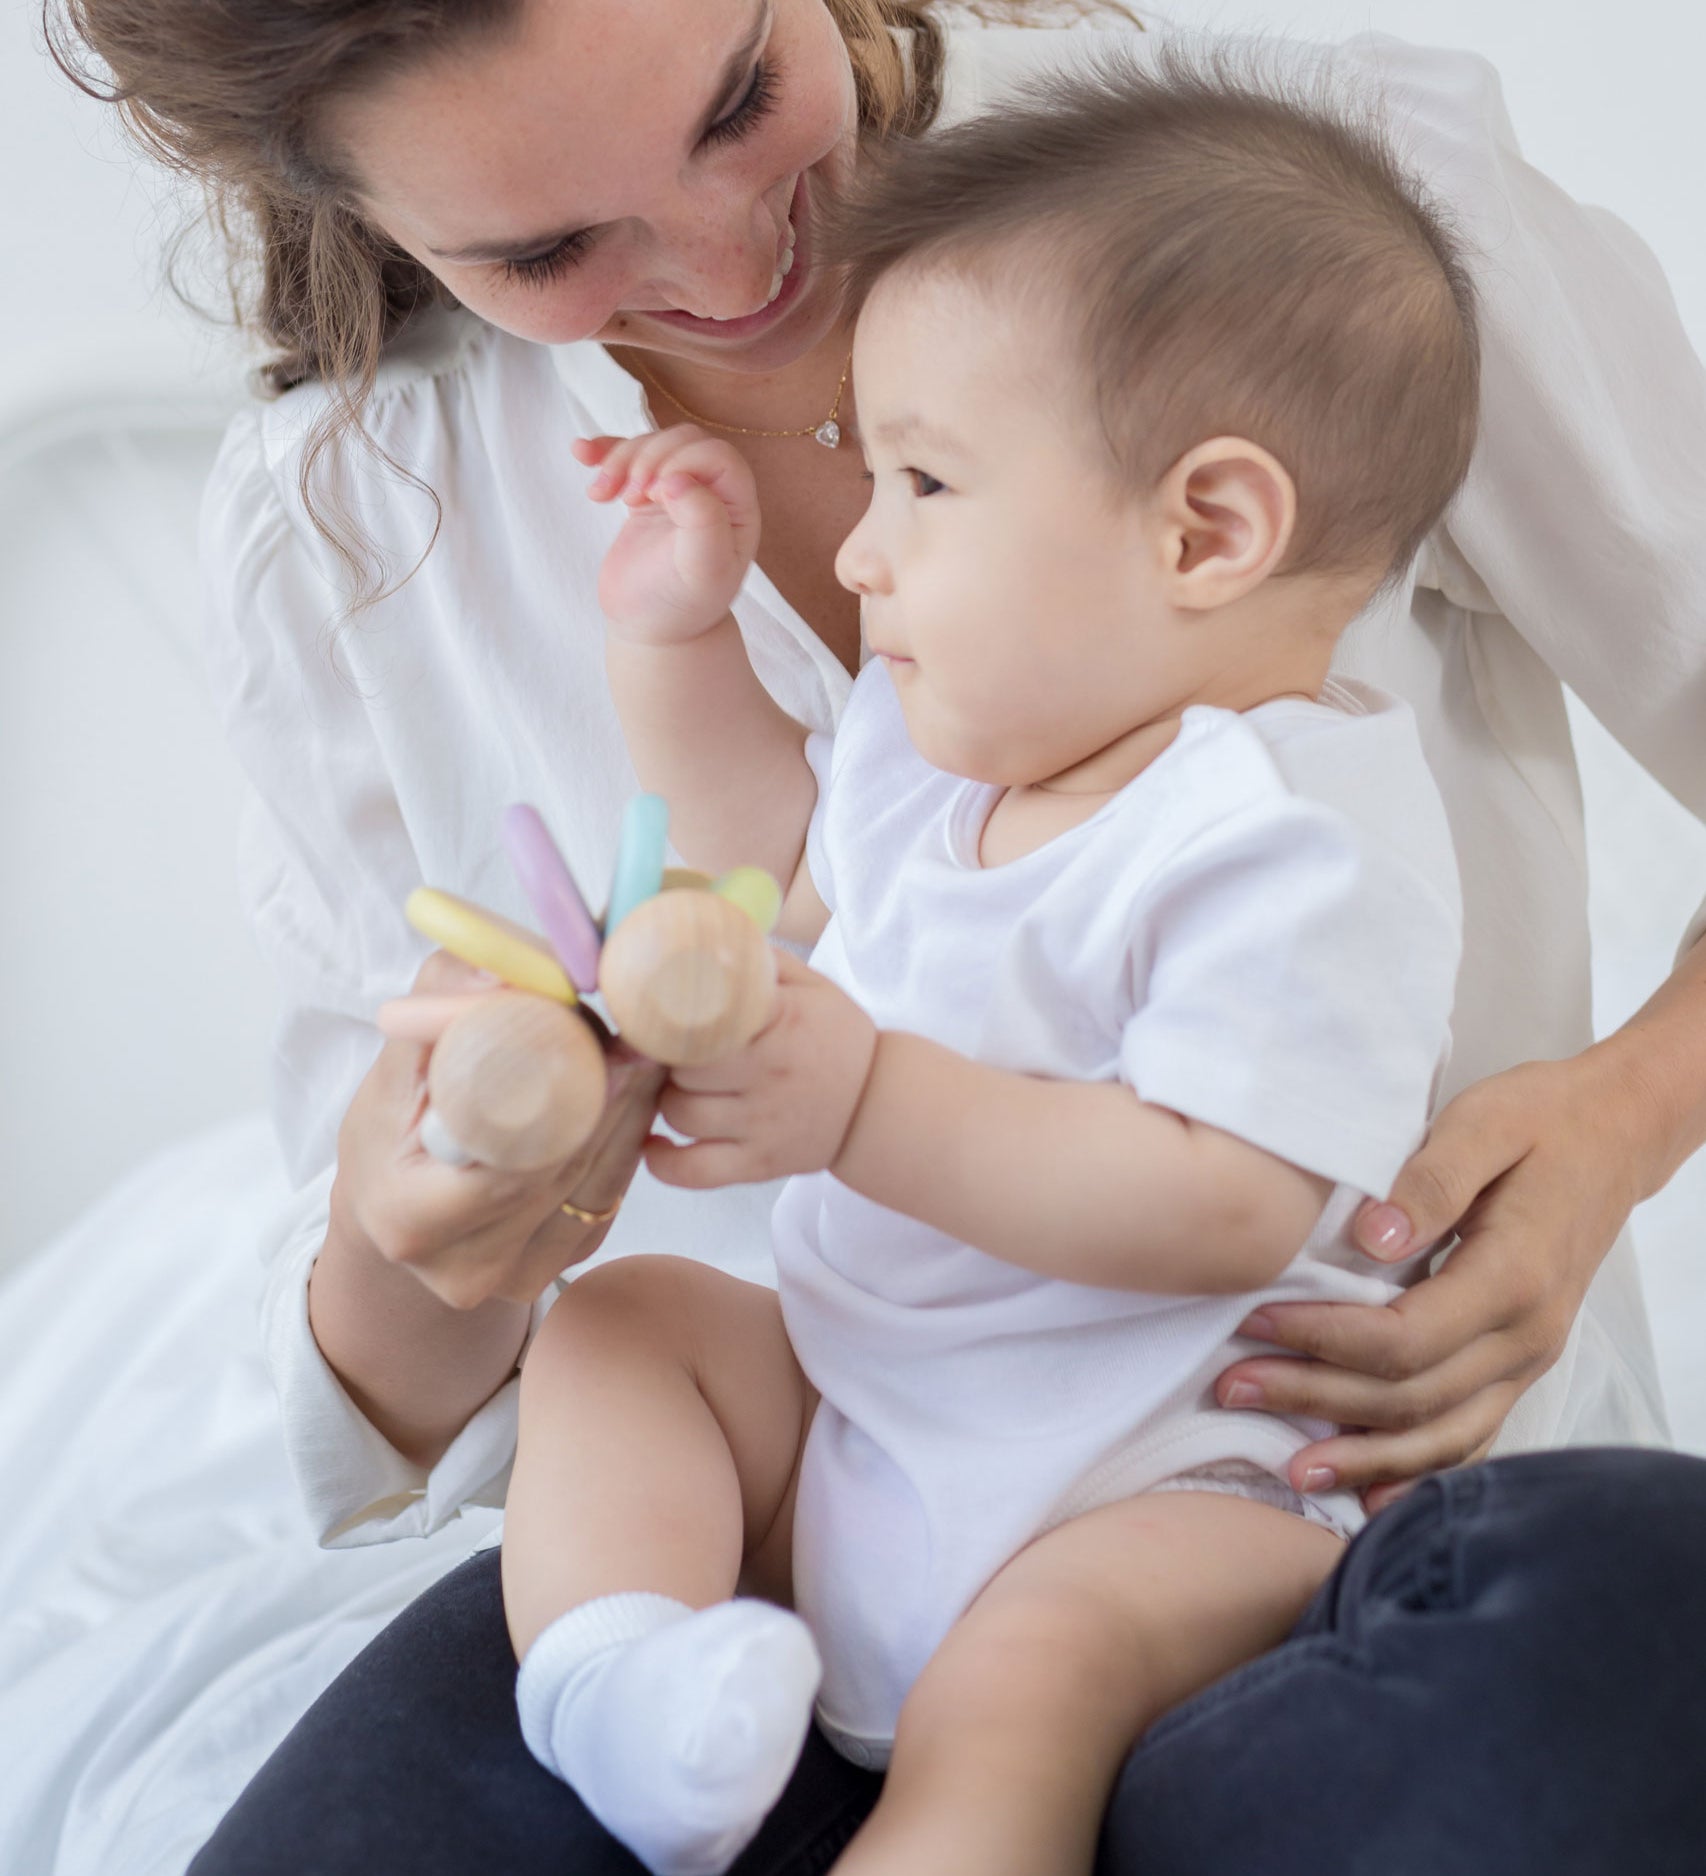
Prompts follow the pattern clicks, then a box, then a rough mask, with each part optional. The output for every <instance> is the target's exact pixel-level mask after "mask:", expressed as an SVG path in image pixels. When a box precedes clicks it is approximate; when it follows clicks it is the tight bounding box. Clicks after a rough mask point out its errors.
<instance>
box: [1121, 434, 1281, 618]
mask: <svg viewBox="0 0 1706 1876" xmlns="http://www.w3.org/2000/svg"><path fill="white" fill-rule="evenodd" d="M1155 510H1156V512H1157V513H1158V514H1159V515H1160V518H1161V527H1162V546H1163V552H1164V557H1165V558H1164V568H1163V572H1164V577H1165V579H1166V583H1167V593H1168V597H1169V599H1171V601H1172V603H1173V604H1174V605H1175V606H1178V607H1181V608H1183V609H1185V610H1188V611H1205V612H1206V611H1209V610H1211V609H1212V608H1213V607H1216V606H1224V605H1228V604H1230V603H1231V601H1233V600H1235V599H1242V598H1243V597H1244V595H1245V594H1246V593H1248V592H1250V591H1251V590H1252V589H1253V588H1255V587H1257V586H1259V585H1260V584H1261V583H1262V581H1263V580H1265V579H1266V578H1267V577H1268V575H1269V574H1270V573H1272V572H1274V570H1275V569H1276V568H1277V567H1278V566H1279V564H1280V562H1281V561H1283V560H1284V558H1285V555H1286V549H1287V548H1288V547H1289V546H1290V545H1291V536H1292V530H1293V528H1294V527H1295V526H1296V522H1297V486H1296V484H1295V483H1294V482H1293V481H1292V479H1291V476H1290V475H1289V473H1288V472H1287V471H1286V470H1285V469H1284V468H1283V467H1282V466H1281V464H1280V463H1279V462H1278V461H1277V460H1276V459H1275V458H1274V457H1273V456H1271V455H1270V454H1269V453H1268V451H1266V450H1265V449H1263V448H1262V447H1261V446H1260V444H1257V443H1251V442H1249V441H1247V440H1246V439H1245V438H1243V437H1238V436H1218V437H1214V438H1212V439H1211V440H1210V441H1209V442H1207V443H1199V444H1198V445H1197V446H1196V448H1194V449H1192V450H1188V451H1187V452H1186V453H1185V454H1184V455H1183V456H1181V457H1180V458H1179V460H1178V461H1177V462H1176V463H1174V465H1173V466H1172V468H1171V469H1169V470H1168V471H1167V473H1166V474H1165V475H1164V476H1163V477H1162V478H1161V487H1160V489H1159V490H1158V492H1157V501H1156V504H1155Z"/></svg>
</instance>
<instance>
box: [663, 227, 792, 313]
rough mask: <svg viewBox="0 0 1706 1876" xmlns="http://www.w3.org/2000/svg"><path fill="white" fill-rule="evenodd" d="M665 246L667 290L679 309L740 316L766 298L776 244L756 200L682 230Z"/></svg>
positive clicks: (778, 254)
mask: <svg viewBox="0 0 1706 1876" xmlns="http://www.w3.org/2000/svg"><path fill="white" fill-rule="evenodd" d="M669 246H670V253H669V263H668V279H669V289H670V292H671V296H672V297H673V298H674V300H675V301H676V303H677V304H678V305H679V306H680V307H681V308H682V310H683V311H685V312H689V313H696V314H697V315H698V316H699V317H700V318H701V319H740V318H743V317H744V316H745V315H747V314H749V313H756V312H758V311H759V310H760V309H761V308H763V307H764V306H765V305H766V304H767V303H768V302H769V299H770V288H771V286H772V284H773V283H774V281H775V278H776V266H777V262H778V260H779V259H780V257H781V252H782V243H781V241H780V239H779V238H778V236H777V233H776V226H775V223H774V222H773V221H772V219H771V217H770V215H769V214H768V213H767V212H766V210H765V208H764V206H763V204H762V202H759V203H756V204H752V205H749V206H748V208H747V210H746V211H745V212H737V213H734V214H729V215H726V216H721V217H719V218H718V219H717V221H716V222H715V223H712V224H710V225H706V224H705V223H703V222H700V223H698V224H697V225H695V226H693V227H691V228H686V229H683V230H682V231H681V232H680V233H679V234H678V235H677V236H676V238H675V240H674V241H672V242H671V243H670V244H669Z"/></svg>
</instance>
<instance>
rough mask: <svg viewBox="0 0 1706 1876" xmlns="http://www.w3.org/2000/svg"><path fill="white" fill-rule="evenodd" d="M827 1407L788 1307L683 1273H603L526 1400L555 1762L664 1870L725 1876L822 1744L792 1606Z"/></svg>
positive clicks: (527, 1388) (529, 1695)
mask: <svg viewBox="0 0 1706 1876" xmlns="http://www.w3.org/2000/svg"><path fill="white" fill-rule="evenodd" d="M812 1404H813V1402H812V1396H811V1391H810V1389H809V1387H808V1386H807V1384H806V1381H805V1378H804V1376H803V1375H802V1374H801V1372H800V1368H799V1364H798V1363H797V1362H796V1361H795V1359H794V1355H793V1351H792V1349H791V1348H790V1347H789V1344H788V1339H787V1336H786V1334H785V1333H784V1331H783V1328H782V1318H781V1312H780V1309H779V1308H778V1306H777V1302H776V1298H775V1295H774V1293H773V1292H771V1291H770V1290H768V1289H765V1288H762V1287H761V1286H759V1285H757V1284H750V1283H741V1282H738V1281H737V1280H736V1279H734V1278H732V1277H728V1276H725V1275H723V1274H722V1273H721V1272H718V1271H715V1270H711V1269H708V1268H707V1267H705V1266H704V1265H700V1264H692V1263H687V1262H684V1261H682V1260H680V1259H675V1258H662V1257H641V1258H630V1259H627V1260H624V1261H622V1262H619V1263H615V1264H610V1265H607V1266H605V1267H604V1268H602V1269H600V1270H596V1271H593V1272H591V1273H589V1274H588V1275H587V1276H586V1277H584V1278H582V1279H581V1280H580V1281H579V1282H578V1283H576V1284H574V1285H572V1286H571V1288H570V1290H569V1292H568V1294H567V1295H566V1296H565V1297H563V1299H562V1300H561V1301H560V1302H559V1303H558V1304H557V1305H556V1307H555V1308H554V1309H553V1310H552V1311H551V1313H550V1315H549V1316H548V1317H547V1318H546V1321H545V1325H544V1327H543V1329H542V1330H541V1332H540V1334H539V1337H538V1339H537V1340H536V1341H535V1343H534V1345H533V1347H532V1349H531V1350H530V1351H529V1353H528V1358H527V1364H526V1367H525V1370H524V1372H523V1375H522V1383H521V1434H520V1440H519V1444H518V1448H517V1458H516V1467H515V1473H514V1477H513V1479H512V1481H511V1485H510V1492H509V1501H508V1512H507V1517H506V1520H505V1529H504V1550H503V1581H504V1605H505V1611H506V1614H507V1616H508V1619H509V1625H510V1633H511V1637H512V1639H513V1640H514V1643H515V1647H516V1653H517V1656H518V1658H520V1659H521V1663H522V1665H521V1672H520V1675H519V1676H518V1679H517V1687H516V1699H517V1706H518V1709H519V1712H520V1717H521V1726H522V1733H523V1735H524V1737H525V1738H526V1740H527V1744H528V1747H529V1749H530V1750H531V1751H532V1752H533V1754H534V1756H535V1757H536V1758H537V1759H538V1760H539V1761H540V1762H541V1764H543V1765H546V1766H547V1767H549V1768H550V1769H551V1770H552V1771H554V1772H556V1773H557V1774H558V1776H559V1777H561V1778H563V1779H565V1780H567V1782H568V1783H570V1784H571V1785H573V1786H574V1787H575V1789H576V1791H577V1792H578V1793H579V1794H580V1796H581V1798H582V1800H583V1801H584V1802H585V1803H586V1805H587V1806H588V1808H589V1809H590V1810H591V1811H592V1812H593V1813H594V1815H595V1816H597V1817H598V1818H599V1819H600V1820H601V1821H602V1822H603V1823H604V1824H605V1825H606V1827H607V1828H608V1829H610V1830H611V1831H612V1832H613V1833H614V1834H615V1835H616V1836H617V1837H619V1838H620V1839H621V1840H622V1841H623V1842H624V1843H625V1844H627V1845H628V1847H629V1848H630V1849H632V1850H633V1851H634V1852H635V1853H636V1854H637V1855H638V1856H639V1857H640V1859H641V1860H642V1861H643V1862H644V1863H645V1864H646V1866H647V1867H648V1868H649V1869H651V1870H653V1871H657V1872H673V1871H683V1872H685V1871H690V1870H691V1871H698V1870H704V1869H711V1868H719V1869H720V1868H723V1867H725V1866H726V1864H727V1863H728V1862H729V1861H732V1860H733V1858H734V1856H735V1855H737V1854H738V1852H739V1850H740V1849H741V1847H742V1845H743V1844H745V1843H746V1842H747V1841H748V1840H749V1839H750V1838H751V1836H752V1834H753V1832H754V1831H756V1830H757V1828H758V1826H759V1824H760V1823H761V1822H762V1820H763V1818H764V1815H765V1813H766V1812H767V1811H768V1810H769V1808H770V1806H771V1805H772V1804H773V1803H774V1802H775V1799H776V1796H777V1794H778V1793H779V1792H780V1790H781V1788H782V1785H783V1783H784V1782H785V1781H786V1779H787V1777H788V1774H789V1773H790V1772H791V1771H792V1769H793V1765H794V1762H795V1759H796V1758H797V1757H798V1754H799V1749H800V1746H801V1743H802V1741H803V1740H804V1737H805V1733H806V1729H807V1727H808V1725H809V1724H810V1719H811V1704H812V1697H813V1695H814V1694H815V1692H816V1689H817V1679H818V1663H817V1652H816V1649H815V1648H814V1647H813V1645H812V1641H811V1638H810V1636H809V1635H808V1633H807V1632H806V1629H805V1625H804V1624H803V1623H802V1622H801V1621H800V1620H799V1619H798V1617H796V1616H793V1615H790V1614H787V1613H786V1612H785V1611H784V1610H783V1609H780V1608H776V1607H774V1606H772V1603H771V1602H769V1601H742V1602H731V1601H729V1600H728V1598H729V1597H731V1596H732V1595H733V1593H734V1591H735V1589H736V1588H737V1586H739V1585H740V1584H741V1583H742V1582H743V1580H744V1582H745V1583H746V1585H747V1586H749V1587H751V1588H753V1589H755V1590H758V1591H759V1592H760V1593H761V1594H766V1595H768V1596H770V1597H773V1598H776V1599H778V1600H781V1601H786V1600H787V1599H788V1589H789V1581H788V1576H789V1572H788V1567H787V1564H788V1555H789V1548H790V1543H791V1526H792V1500H793V1481H794V1475H795V1471H796V1467H797V1462H798V1456H799V1451H800V1447H801V1445H802V1442H803V1438H804V1433H805V1427H806V1422H807V1419H808V1417H809V1413H810V1409H811V1406H812Z"/></svg>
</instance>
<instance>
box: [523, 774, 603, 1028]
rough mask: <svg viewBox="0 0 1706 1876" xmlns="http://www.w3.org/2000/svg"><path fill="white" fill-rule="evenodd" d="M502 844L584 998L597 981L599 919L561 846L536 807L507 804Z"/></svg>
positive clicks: (564, 964)
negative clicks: (589, 906) (548, 829)
mask: <svg viewBox="0 0 1706 1876" xmlns="http://www.w3.org/2000/svg"><path fill="white" fill-rule="evenodd" d="M502 831H503V843H504V847H505V849H506V850H507V851H508V853H509V857H510V864H511V865H512V866H513V867H514V868H515V872H516V877H517V878H518V879H519V880H520V881H521V889H522V891H523V892H525V893H526V894H527V897H528V901H529V903H530V904H531V905H532V907H533V910H534V911H535V912H536V913H537V914H538V917H539V923H540V924H541V925H542V926H543V927H544V929H545V936H546V937H547V938H549V939H550V940H551V948H552V950H553V951H555V952H556V954H557V956H558V958H559V959H560V960H561V962H562V966H563V969H564V970H566V971H567V972H568V974H569V976H570V977H571V978H572V979H573V981H574V986H575V988H576V989H577V990H578V991H579V992H580V993H581V995H582V996H587V995H590V994H591V992H592V991H593V989H594V988H595V987H596V986H597V983H598V948H599V942H600V941H599V935H598V921H597V920H596V919H595V918H594V917H593V916H592V914H591V912H589V911H588V910H587V904H586V901H585V900H584V899H583V898H582V897H581V891H580V888H579V887H578V886H577V885H576V884H575V878H574V875H573V874H572V873H571V872H570V871H569V867H568V862H567V861H566V860H565V859H564V858H563V856H562V854H561V853H559V852H558V850H557V843H556V842H555V841H554V840H553V839H552V838H551V836H550V833H549V832H548V831H547V829H546V826H545V823H544V821H543V820H542V819H541V818H540V814H539V810H538V809H537V808H530V807H528V806H527V804H526V803H525V802H517V803H516V805H515V806H514V807H513V808H506V809H505V810H504V817H503V825H502Z"/></svg>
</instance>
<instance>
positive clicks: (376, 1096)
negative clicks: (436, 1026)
mask: <svg viewBox="0 0 1706 1876" xmlns="http://www.w3.org/2000/svg"><path fill="white" fill-rule="evenodd" d="M482 986H483V987H487V988H490V987H491V980H490V979H488V978H486V977H484V976H483V974H482V973H480V972H477V971H473V970H471V969H470V968H469V967H468V966H467V965H465V964H461V963H459V962H458V961H457V960H456V959H454V958H451V957H449V956H447V955H446V954H445V953H443V952H437V953H435V954H434V955H433V956H432V957H430V958H429V959H428V960H427V961H426V963H425V964H424V965H423V966H422V968H421V972H420V975H419V976H418V977H417V978H416V980H415V986H414V988H415V991H416V993H417V995H421V996H425V997H443V996H452V995H454V994H455V993H458V992H466V991H469V990H473V989H477V988H480V987H482ZM453 1007H454V1006H451V1008H453ZM447 1019H448V1015H447ZM431 1055H432V1045H431V1042H430V1041H390V1042H387V1043H386V1045H385V1047H384V1048H383V1049H382V1050H381V1051H380V1054H379V1058H378V1060H377V1061H376V1062H375V1063H374V1065H373V1068H372V1069H371V1070H370V1071H369V1073H368V1076H367V1078H366V1080H365V1081H364V1082H363V1083H362V1085H361V1088H360V1089H359V1091H358V1092H357V1094H356V1097H355V1099H354V1101H353V1102H352V1103H351V1104H350V1109H349V1112H348V1114H347V1115H346V1116H345V1119H344V1124H343V1127H342V1129H341V1131H340V1132H339V1135H338V1174H337V1181H336V1184H335V1186H334V1189H333V1216H334V1223H338V1222H342V1223H343V1224H344V1226H345V1228H346V1229H351V1228H353V1230H354V1231H355V1232H357V1233H359V1235H360V1238H361V1239H362V1240H364V1241H365V1243H366V1244H367V1245H368V1246H369V1247H371V1249H372V1251H373V1252H374V1253H376V1254H377V1255H378V1256H379V1257H380V1258H382V1259H384V1260H385V1261H386V1262H387V1263H389V1264H391V1265H393V1266H395V1267H396V1268H398V1269H400V1270H406V1271H407V1272H408V1273H409V1274H410V1275H411V1276H412V1277H414V1278H416V1279H418V1280H419V1282H420V1283H421V1284H422V1285H424V1286H425V1288H426V1289H427V1290H428V1291H430V1292H431V1293H432V1294H433V1295H434V1296H435V1297H437V1298H438V1299H439V1301H440V1302H442V1303H447V1304H449V1305H450V1306H451V1307H452V1308H453V1309H457V1310H471V1309H474V1308H476V1307H478V1306H479V1305H480V1304H482V1303H485V1302H488V1301H491V1300H493V1299H500V1300H502V1301H505V1302H509V1303H518V1304H520V1303H526V1304H530V1303H532V1302H533V1301H534V1299H535V1298H536V1297H538V1296H539V1294H540V1293H541V1292H542V1291H543V1290H544V1288H545V1286H546V1285H547V1284H548V1283H549V1282H550V1281H551V1280H552V1278H554V1277H555V1276H557V1275H558V1274H559V1273H560V1272H561V1271H563V1270H565V1269H567V1268H568V1267H569V1266H570V1265H572V1264H577V1263H579V1262H581V1260H582V1259H584V1258H586V1257H589V1256H591V1254H592V1253H593V1252H594V1251H595V1250H596V1249H597V1248H598V1246H599V1245H600V1244H601V1243H602V1242H603V1240H604V1237H605V1235H606V1233H607V1232H608V1230H609V1225H608V1224H597V1225H589V1224H587V1223H585V1222H583V1221H581V1220H579V1219H576V1218H574V1217H572V1216H571V1215H570V1214H568V1213H565V1212H564V1211H563V1210H562V1204H563V1201H564V1200H570V1201H572V1203H573V1204H574V1205H575V1206H577V1207H578V1208H579V1209H580V1210H582V1211H586V1212H595V1213H596V1212H602V1211H605V1210H608V1209H609V1208H610V1207H611V1206H612V1205H615V1204H616V1203H617V1202H618V1201H619V1200H620V1199H621V1197H622V1194H623V1193H624V1192H625V1191H626V1190H627V1187H628V1183H629V1181H630V1180H631V1179H632V1177H633V1175H634V1170H635V1168H636V1166H637V1165H638V1164H639V1159H640V1150H641V1148H642V1147H643V1145H644V1143H645V1140H646V1136H647V1135H648V1134H649V1132H650V1131H651V1124H652V1117H653V1115H654V1113H655V1112H656V1105H657V1095H658V1092H659V1090H660V1088H661V1084H662V1074H661V1071H659V1070H658V1069H657V1068H655V1067H654V1066H653V1064H651V1063H649V1062H645V1061H643V1060H641V1058H640V1057H638V1056H636V1055H634V1054H632V1052H630V1051H624V1050H622V1049H621V1047H620V1045H618V1046H617V1047H616V1048H615V1049H614V1050H613V1051H612V1053H611V1055H610V1059H609V1065H608V1072H609V1085H608V1091H607V1094H606V1098H605V1105H604V1111H603V1115H602V1117H601V1119H600V1121H599V1124H598V1127H597V1128H596V1130H595V1131H594V1133H593V1136H592V1138H591V1139H590V1140H589V1141H588V1142H587V1144H586V1145H585V1146H584V1147H583V1148H581V1149H580V1150H579V1151H578V1152H577V1153H576V1154H575V1155H574V1156H573V1158H571V1159H569V1160H567V1161H565V1162H564V1163H563V1164H562V1165H560V1166H553V1167H547V1168H545V1169H544V1170H543V1171H540V1172H531V1173H505V1172H497V1171H494V1170H493V1169H492V1168H490V1167H486V1166H479V1165H473V1166H464V1167H451V1166H445V1165H442V1164H440V1162H439V1161H437V1160H435V1159H433V1158H432V1157H431V1156H430V1155H429V1154H428V1153H427V1152H426V1151H425V1149H424V1148H423V1147H422V1146H421V1143H420V1135H419V1127H420V1120H421V1115H422V1113H423V1112H424V1110H425V1106H426V1072H427V1064H428V1062H429V1061H430V1059H431Z"/></svg>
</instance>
